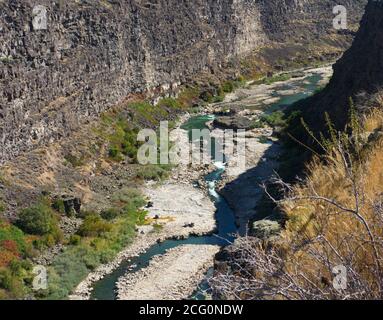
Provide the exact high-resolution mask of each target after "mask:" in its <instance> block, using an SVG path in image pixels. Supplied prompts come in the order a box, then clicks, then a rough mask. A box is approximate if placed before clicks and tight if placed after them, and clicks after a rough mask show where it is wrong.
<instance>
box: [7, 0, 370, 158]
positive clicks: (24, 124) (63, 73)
mask: <svg viewBox="0 0 383 320" xmlns="http://www.w3.org/2000/svg"><path fill="white" fill-rule="evenodd" d="M364 3H365V0H360V1H351V0H342V1H333V0H324V1H307V0H267V1H266V0H196V1H191V0H185V1H179V0H150V1H149V0H98V1H96V0H92V1H90V0H81V1H74V0H69V1H68V0H57V1H48V0H41V1H39V5H42V6H44V7H45V8H46V17H47V21H46V28H45V26H44V22H45V21H44V18H43V17H44V14H45V12H42V11H38V10H37V11H36V10H35V11H34V10H33V8H34V6H35V5H36V1H32V0H8V1H0V39H1V42H0V81H1V84H0V160H6V159H11V158H12V157H13V156H15V155H17V154H19V153H20V152H22V151H27V150H30V149H32V148H34V147H35V146H36V145H41V144H42V143H47V142H51V141H54V140H57V139H60V138H62V137H66V136H68V135H70V133H71V132H72V131H73V130H76V128H78V127H79V126H80V125H82V124H84V123H86V122H89V121H91V120H92V119H94V118H95V117H97V116H99V115H100V113H101V112H103V111H105V110H108V109H109V108H111V107H112V106H114V105H116V104H117V103H119V102H121V101H124V100H125V99H127V98H129V97H132V96H134V95H140V94H153V93H157V94H158V93H160V92H164V91H171V90H173V91H174V90H176V89H177V87H178V86H179V85H180V84H183V83H187V82H188V81H189V80H190V79H192V78H193V76H195V75H196V74H198V73H200V72H203V71H208V72H212V71H213V72H214V70H216V69H219V68H222V67H224V66H225V65H226V64H228V63H231V62H232V61H233V60H235V59H236V58H237V57H243V56H246V55H248V54H250V53H251V52H252V50H255V49H259V48H261V47H263V46H265V45H267V44H269V43H270V42H286V41H293V42H295V43H297V44H299V43H301V44H304V43H307V41H308V40H309V39H320V38H321V37H322V36H326V35H328V34H330V33H334V30H333V28H332V18H333V14H332V8H333V6H334V5H336V4H345V5H346V6H348V7H349V8H350V12H352V14H350V16H351V19H352V21H353V22H357V21H358V19H359V17H360V13H361V11H362V8H363V5H364ZM40 15H42V20H41V19H40ZM335 33H336V32H335Z"/></svg>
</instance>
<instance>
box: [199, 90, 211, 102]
mask: <svg viewBox="0 0 383 320" xmlns="http://www.w3.org/2000/svg"><path fill="white" fill-rule="evenodd" d="M200 98H201V99H202V100H203V101H205V102H208V103H210V102H212V101H213V94H212V93H211V92H209V91H204V92H202V93H201V95H200Z"/></svg>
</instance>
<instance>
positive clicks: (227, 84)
mask: <svg viewBox="0 0 383 320" xmlns="http://www.w3.org/2000/svg"><path fill="white" fill-rule="evenodd" d="M222 90H223V92H225V93H230V92H233V90H234V85H233V82H232V81H226V82H225V83H224V84H223V85H222Z"/></svg>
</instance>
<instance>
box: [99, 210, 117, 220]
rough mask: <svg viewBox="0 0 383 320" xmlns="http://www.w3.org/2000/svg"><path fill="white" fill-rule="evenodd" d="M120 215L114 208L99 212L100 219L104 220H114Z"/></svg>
mask: <svg viewBox="0 0 383 320" xmlns="http://www.w3.org/2000/svg"><path fill="white" fill-rule="evenodd" d="M119 215H120V211H119V210H117V209H116V208H111V209H108V210H105V211H102V212H101V217H102V218H103V219H105V220H114V219H116V218H117V217H118V216H119Z"/></svg>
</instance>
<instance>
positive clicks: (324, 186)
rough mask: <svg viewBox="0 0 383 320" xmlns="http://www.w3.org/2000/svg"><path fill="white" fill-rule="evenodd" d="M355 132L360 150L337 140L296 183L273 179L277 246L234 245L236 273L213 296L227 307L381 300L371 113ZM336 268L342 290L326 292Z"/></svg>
mask: <svg viewBox="0 0 383 320" xmlns="http://www.w3.org/2000/svg"><path fill="white" fill-rule="evenodd" d="M362 127H363V130H362V131H364V133H363V134H361V135H362V136H363V135H364V136H365V137H366V136H368V138H369V139H368V143H366V141H367V137H366V138H365V141H364V143H363V144H362V143H360V138H356V137H353V138H352V139H350V140H348V141H347V143H345V142H344V141H342V139H339V141H338V143H337V144H335V145H334V147H333V148H332V149H331V150H330V151H329V152H328V153H327V155H326V156H325V157H324V159H320V160H319V159H315V160H314V161H313V162H312V163H311V164H310V165H309V167H308V168H309V172H310V174H309V175H308V177H307V178H306V179H305V180H304V181H302V182H301V183H299V184H297V185H294V186H290V185H287V184H285V183H284V182H283V181H281V180H278V179H276V181H277V183H279V185H280V186H281V187H283V189H284V191H285V192H286V197H285V199H284V200H283V201H282V202H278V204H279V206H280V208H281V209H282V211H283V212H284V213H285V214H286V217H287V222H286V226H285V229H284V231H282V234H281V237H280V239H279V240H277V242H273V243H272V244H271V245H270V243H267V244H265V243H263V242H260V241H257V240H254V239H241V240H240V245H237V246H235V247H236V248H235V249H233V250H234V251H236V253H235V254H236V261H234V262H233V263H234V268H233V269H232V270H237V271H235V272H233V271H229V272H227V273H226V274H220V275H218V276H217V277H216V278H215V279H214V280H213V287H215V289H216V292H219V293H220V294H223V295H224V296H225V297H229V298H235V299H382V298H383V289H382V288H383V281H382V280H383V269H382V266H383V169H382V163H383V137H382V136H383V134H382V135H380V134H379V133H380V132H381V131H380V130H381V128H382V127H383V112H382V111H380V110H373V111H371V112H370V113H369V114H368V115H367V116H366V117H365V118H364V120H363V126H362ZM349 141H353V143H352V145H351V143H349ZM355 141H357V142H355ZM347 145H348V146H347ZM351 150H352V151H351ZM339 266H342V267H344V268H345V270H346V273H345V275H346V278H343V279H345V280H346V282H345V284H346V286H345V287H342V288H339V287H337V286H336V285H334V280H336V279H339V278H338V277H337V274H335V273H334V268H336V267H339ZM224 281H226V282H227V284H223V283H224Z"/></svg>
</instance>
